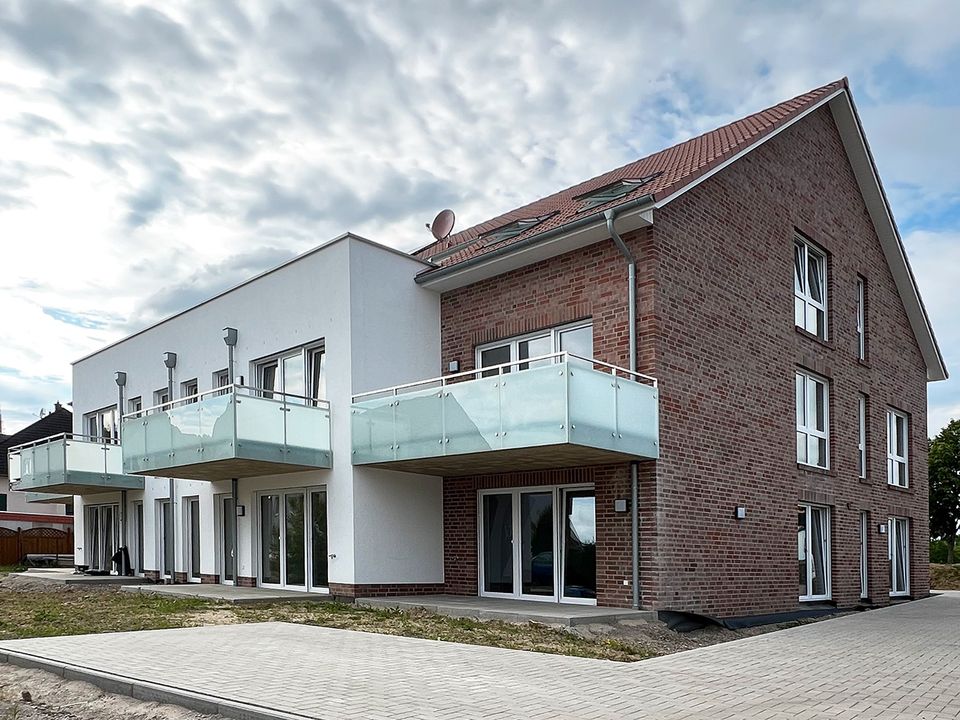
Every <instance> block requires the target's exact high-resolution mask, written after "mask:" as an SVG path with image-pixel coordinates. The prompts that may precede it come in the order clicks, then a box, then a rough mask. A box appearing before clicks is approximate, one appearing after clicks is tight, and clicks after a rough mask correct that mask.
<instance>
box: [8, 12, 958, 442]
mask: <svg viewBox="0 0 960 720" xmlns="http://www.w3.org/2000/svg"><path fill="white" fill-rule="evenodd" d="M387 5H388V4H387V3H381V2H362V1H360V0H350V2H343V3H340V4H334V3H328V2H323V1H321V0H311V1H305V2H294V1H292V0H291V1H289V2H266V1H264V2H249V3H242V2H241V3H238V2H230V1H227V0H224V1H223V2H213V1H210V2H197V1H196V0H192V1H184V2H181V3H177V2H157V3H139V2H119V1H118V0H110V1H106V0H103V1H100V0H83V1H82V2H76V3H74V2H65V1H62V0H23V1H22V2H17V1H15V0H0V248H2V251H3V253H2V258H3V261H2V265H0V267H2V272H0V308H2V312H3V318H4V322H3V324H2V327H0V406H2V412H3V422H4V425H3V428H4V431H5V432H11V431H14V430H16V429H19V428H20V427H22V426H23V425H25V424H27V423H29V422H31V421H32V420H33V419H34V418H35V417H36V415H37V413H38V412H39V411H40V409H41V408H44V407H50V406H51V405H52V404H53V402H54V401H55V400H60V401H67V400H69V398H70V385H69V373H70V368H69V363H70V361H72V360H75V359H77V358H79V357H80V356H82V355H84V354H85V353H87V352H89V351H91V350H94V349H96V348H97V347H99V346H101V345H103V344H105V343H107V342H108V341H110V340H112V339H115V338H117V337H119V336H121V335H123V334H126V333H128V332H130V331H131V330H135V329H137V328H139V327H142V326H143V325H145V324H147V323H150V322H152V321H154V320H157V319H159V318H160V317H162V316H165V315H168V314H170V313H171V312H174V311H177V310H180V309H182V308H184V307H187V306H189V305H191V304H193V303H194V302H196V301H197V300H200V299H202V298H204V297H207V296H209V295H210V294H212V293H213V292H215V291H217V290H219V289H222V288H224V287H227V286H229V285H232V284H235V283H236V282H238V281H240V280H243V279H244V278H246V277H249V276H250V275H252V274H255V273H257V272H259V271H261V270H263V269H266V268H267V267H270V266H272V265H275V264H277V263H278V262H280V261H282V260H284V259H286V258H288V257H290V256H292V255H293V254H296V253H299V252H302V251H303V250H305V249H308V248H310V247H312V246H314V245H316V244H319V243H320V242H322V241H324V240H326V239H329V238H331V237H333V236H335V235H338V234H340V233H341V232H343V231H345V230H353V231H355V232H358V233H361V234H363V235H366V236H368V237H371V238H373V239H376V240H379V241H380V242H383V243H387V244H390V245H394V246H396V247H398V248H402V249H405V250H410V249H413V248H415V247H417V246H419V245H422V244H424V243H425V241H426V240H427V239H428V238H427V236H426V234H425V233H426V231H425V229H424V227H423V224H424V222H426V221H429V220H430V219H431V218H432V217H433V215H434V213H435V212H436V211H437V210H439V209H440V208H442V207H447V206H451V207H454V208H455V209H456V210H457V215H458V225H459V226H460V227H467V226H469V225H471V224H474V223H475V222H478V221H482V220H484V219H487V218H488V217H491V216H493V215H495V214H497V213H499V212H501V211H504V210H508V209H510V208H512V207H515V206H517V205H519V204H521V203H524V202H527V201H530V200H533V199H536V198H537V197H541V196H543V195H545V194H548V193H550V192H553V191H555V190H558V189H560V188H563V187H567V186H569V185H571V184H573V183H575V182H577V181H579V180H583V179H585V178H588V177H592V176H594V175H596V174H598V173H600V172H603V171H605V170H608V169H611V168H613V167H616V166H618V165H621V164H623V163H625V162H628V161H630V160H633V159H636V158H638V157H640V156H643V155H646V154H648V153H650V152H652V151H655V150H657V149H660V148H662V147H664V146H666V145H669V144H672V143H674V142H678V141H681V140H684V139H686V138H688V137H690V136H693V135H695V134H698V133H701V132H703V131H706V130H709V129H711V128H713V127H716V126H718V125H721V124H723V123H726V122H729V121H731V120H733V119H735V118H737V117H739V116H742V115H745V114H747V113H750V112H754V111H756V110H759V109H761V108H763V107H766V106H768V105H771V104H773V103H775V102H778V101H780V100H783V99H786V98H789V97H792V96H794V95H796V94H799V93H801V92H803V91H806V90H808V89H811V88H813V87H817V86H819V85H822V84H825V83H827V82H829V81H832V80H835V79H837V78H839V77H842V76H844V75H847V76H849V77H850V80H851V83H852V86H853V91H854V97H855V99H856V101H857V103H858V106H859V109H860V113H861V115H862V119H863V122H864V125H865V126H866V131H867V135H868V137H869V139H870V142H871V145H872V148H873V151H874V154H875V156H876V159H877V162H878V164H879V167H880V172H881V175H882V176H883V178H884V182H885V184H886V188H887V192H888V194H889V195H890V196H891V200H892V203H893V206H894V211H895V214H896V216H897V219H898V222H899V225H900V229H901V232H902V234H903V236H904V241H905V243H906V246H907V250H908V252H909V255H910V258H911V261H912V263H913V268H914V271H915V273H916V275H917V277H918V280H919V282H920V285H921V291H922V292H923V295H924V299H925V301H926V304H927V308H928V310H929V313H930V315H931V317H932V319H933V323H934V326H935V329H936V331H937V334H938V337H939V340H940V344H941V346H942V348H943V351H944V354H945V356H946V359H947V363H948V366H949V367H950V368H951V369H952V370H953V371H954V374H955V375H956V376H957V377H958V378H960V316H958V313H957V312H956V311H957V307H958V303H957V294H958V290H957V288H958V285H960V144H958V142H957V140H956V129H957V128H958V127H960V81H958V79H957V78H958V76H960V3H955V2H950V1H948V0H945V1H943V2H924V1H923V0H912V2H910V3H904V2H902V0H893V1H887V0H871V2H869V3H853V2H851V3H849V4H848V5H847V7H844V5H845V4H844V3H840V2H836V1H834V0H828V1H825V2H819V1H817V0H811V1H808V2H804V3H796V5H797V9H791V8H790V7H788V4H787V3H775V2H758V3H750V2H735V1H733V0H731V1H730V2H723V3H718V2H696V1H693V2H691V1H684V2H683V3H678V2H674V1H666V2H660V3H655V2H647V3H644V4H643V6H642V7H641V5H640V4H638V3H635V2H631V1H630V0H625V1H623V2H613V1H611V2H600V1H598V0H593V1H592V2H590V3H586V2H569V3H554V2H543V3H534V2H523V3H517V2H482V1H479V0H474V1H472V2H463V3H442V2H435V3H426V2H423V3H413V2H409V3H394V4H391V6H390V7H387ZM929 392H930V428H931V430H933V431H935V430H937V429H938V428H939V427H940V426H942V425H943V424H944V423H945V422H946V421H947V419H948V418H950V417H958V416H960V379H958V380H951V381H948V382H946V383H937V384H934V385H931V386H930V391H929Z"/></svg>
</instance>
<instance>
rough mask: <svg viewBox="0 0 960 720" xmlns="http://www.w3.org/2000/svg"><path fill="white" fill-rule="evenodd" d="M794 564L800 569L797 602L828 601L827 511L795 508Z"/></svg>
mask: <svg viewBox="0 0 960 720" xmlns="http://www.w3.org/2000/svg"><path fill="white" fill-rule="evenodd" d="M797 562H798V566H799V570H800V600H829V599H830V597H831V593H832V588H831V586H830V508H828V507H825V506H822V505H806V504H802V505H799V506H797Z"/></svg>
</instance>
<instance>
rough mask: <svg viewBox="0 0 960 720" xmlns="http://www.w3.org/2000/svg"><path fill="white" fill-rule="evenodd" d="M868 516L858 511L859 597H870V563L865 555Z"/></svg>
mask: <svg viewBox="0 0 960 720" xmlns="http://www.w3.org/2000/svg"><path fill="white" fill-rule="evenodd" d="M868 527H869V524H868V518H867V513H866V512H865V511H864V512H861V513H860V597H861V598H864V599H865V598H868V597H870V592H869V587H868V576H869V574H870V571H869V567H870V563H869V560H868V555H867V530H868Z"/></svg>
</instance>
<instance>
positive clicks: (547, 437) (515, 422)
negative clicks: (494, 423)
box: [500, 363, 567, 448]
mask: <svg viewBox="0 0 960 720" xmlns="http://www.w3.org/2000/svg"><path fill="white" fill-rule="evenodd" d="M566 422H567V366H566V364H563V363H561V364H554V365H545V366H539V367H536V368H531V369H529V370H524V371H522V372H517V373H510V374H509V375H504V376H503V377H502V378H501V381H500V427H501V440H502V447H504V448H523V447H533V446H536V445H555V444H557V443H562V442H566V440H567V429H566Z"/></svg>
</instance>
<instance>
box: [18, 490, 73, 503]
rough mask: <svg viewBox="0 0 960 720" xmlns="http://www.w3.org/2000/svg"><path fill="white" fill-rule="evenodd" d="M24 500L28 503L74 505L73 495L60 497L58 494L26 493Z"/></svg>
mask: <svg viewBox="0 0 960 720" xmlns="http://www.w3.org/2000/svg"><path fill="white" fill-rule="evenodd" d="M24 496H25V497H24V500H26V501H27V502H28V503H47V504H51V505H73V495H58V494H56V493H38V492H27V493H24Z"/></svg>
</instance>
